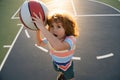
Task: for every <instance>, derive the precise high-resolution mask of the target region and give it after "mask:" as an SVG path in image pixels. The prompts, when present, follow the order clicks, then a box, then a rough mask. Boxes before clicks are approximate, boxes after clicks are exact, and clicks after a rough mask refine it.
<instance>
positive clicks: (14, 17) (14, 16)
mask: <svg viewBox="0 0 120 80" xmlns="http://www.w3.org/2000/svg"><path fill="white" fill-rule="evenodd" d="M19 10H20V8H18V10H17V11H16V12H15V13H14V14H13V16H12V17H11V19H19V17H16V15H17V13H18V12H19Z"/></svg>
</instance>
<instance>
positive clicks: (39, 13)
mask: <svg viewBox="0 0 120 80" xmlns="http://www.w3.org/2000/svg"><path fill="white" fill-rule="evenodd" d="M39 16H40V18H41V21H42V23H43V18H42V15H41V14H40V12H39Z"/></svg>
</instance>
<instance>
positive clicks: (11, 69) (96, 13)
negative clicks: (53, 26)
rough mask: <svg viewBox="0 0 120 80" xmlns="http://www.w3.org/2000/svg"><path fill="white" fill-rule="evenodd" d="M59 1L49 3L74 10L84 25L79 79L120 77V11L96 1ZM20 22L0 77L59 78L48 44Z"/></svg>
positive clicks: (9, 79) (77, 58)
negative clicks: (40, 43)
mask: <svg viewBox="0 0 120 80" xmlns="http://www.w3.org/2000/svg"><path fill="white" fill-rule="evenodd" d="M56 1H57V0H53V1H51V2H46V3H45V4H46V5H47V7H48V8H50V10H54V9H57V8H60V9H64V10H67V11H69V12H71V13H72V14H73V15H74V17H75V18H76V19H77V23H78V25H79V28H80V36H79V38H77V47H76V51H75V55H74V57H73V60H74V69H75V80H120V62H119V61H120V36H119V35H120V22H119V21H120V11H119V10H118V9H116V8H113V7H111V6H110V5H108V4H105V3H101V2H98V1H95V0H60V2H59V5H58V4H56ZM16 14H17V11H16ZM12 19H18V16H15V15H13V18H12ZM17 25H18V26H19V27H21V28H20V30H19V31H18V34H17V35H16V37H15V39H14V41H13V43H12V44H11V47H10V48H9V50H8V53H7V55H6V57H5V59H4V61H3V63H2V65H1V72H0V80H56V76H57V73H56V72H55V71H54V69H53V66H52V60H51V57H50V56H49V51H48V49H47V47H46V48H41V47H38V46H37V45H36V39H35V38H36V36H35V32H34V31H31V30H28V29H26V28H24V27H23V25H22V24H21V23H19V24H17Z"/></svg>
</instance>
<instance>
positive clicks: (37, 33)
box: [36, 30, 46, 46]
mask: <svg viewBox="0 0 120 80" xmlns="http://www.w3.org/2000/svg"><path fill="white" fill-rule="evenodd" d="M36 38H37V45H38V46H45V45H46V44H45V43H44V42H43V41H42V38H41V35H40V30H37V31H36Z"/></svg>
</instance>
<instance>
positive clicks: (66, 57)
mask: <svg viewBox="0 0 120 80" xmlns="http://www.w3.org/2000/svg"><path fill="white" fill-rule="evenodd" d="M34 15H35V17H33V19H34V23H35V24H36V25H37V27H38V28H39V30H38V31H37V40H38V45H39V46H44V45H46V44H47V43H48V44H49V49H50V56H51V57H52V60H53V66H54V69H55V70H56V71H58V72H60V76H59V77H58V78H57V80H74V70H73V61H72V57H73V55H74V50H75V43H76V37H78V35H79V34H78V26H77V24H76V22H75V20H74V19H73V17H71V15H69V14H66V12H63V13H59V12H56V13H54V14H52V15H49V16H48V20H47V23H48V29H47V28H45V26H44V25H43V24H44V23H43V22H42V20H41V19H40V18H41V17H42V16H41V15H39V16H40V17H38V16H37V15H36V14H35V13H34ZM41 23H43V24H41ZM41 33H42V34H43V35H44V37H45V38H46V39H44V40H42V39H41V37H40V34H41Z"/></svg>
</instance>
